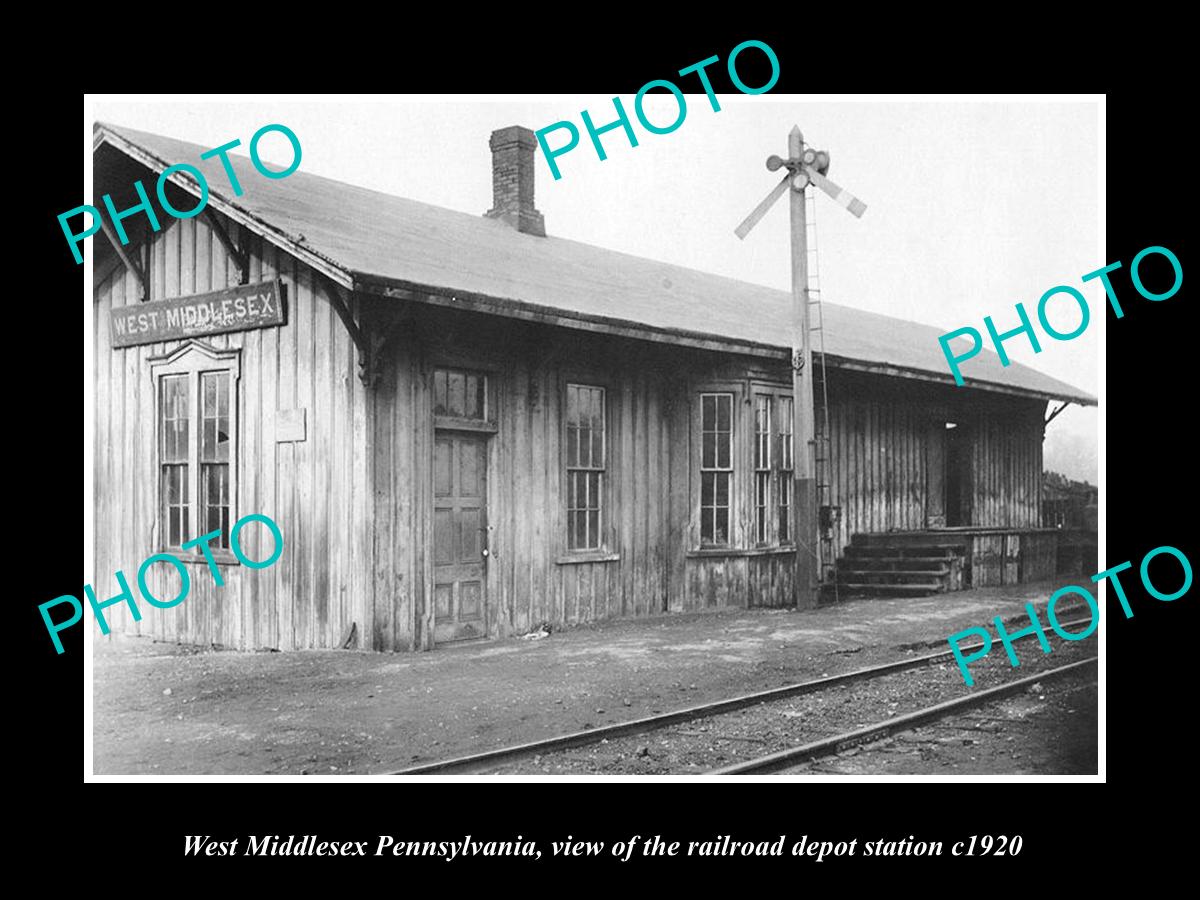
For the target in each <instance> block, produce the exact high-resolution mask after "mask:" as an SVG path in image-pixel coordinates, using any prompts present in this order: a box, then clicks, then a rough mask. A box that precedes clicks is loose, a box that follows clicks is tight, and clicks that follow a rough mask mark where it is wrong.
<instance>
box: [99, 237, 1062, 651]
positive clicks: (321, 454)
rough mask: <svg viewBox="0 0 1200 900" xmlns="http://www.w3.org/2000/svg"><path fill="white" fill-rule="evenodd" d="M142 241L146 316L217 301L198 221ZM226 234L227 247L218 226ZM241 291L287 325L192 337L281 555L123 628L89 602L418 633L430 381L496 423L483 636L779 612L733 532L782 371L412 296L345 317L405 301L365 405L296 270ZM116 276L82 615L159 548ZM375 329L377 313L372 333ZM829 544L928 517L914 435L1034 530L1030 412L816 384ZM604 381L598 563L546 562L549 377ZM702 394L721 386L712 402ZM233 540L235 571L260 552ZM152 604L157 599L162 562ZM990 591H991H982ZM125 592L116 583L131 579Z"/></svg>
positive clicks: (363, 632) (124, 277)
mask: <svg viewBox="0 0 1200 900" xmlns="http://www.w3.org/2000/svg"><path fill="white" fill-rule="evenodd" d="M163 225H164V230H163V231H162V232H160V233H158V234H156V235H154V236H153V239H152V241H151V242H150V246H149V252H148V267H147V271H148V273H149V278H150V297H149V299H151V300H161V299H167V298H171V297H179V296H186V295H190V294H195V293H200V292H203V291H208V290H214V289H219V288H223V287H229V286H233V285H235V284H236V283H237V280H238V273H237V271H236V267H235V265H234V263H233V262H232V261H231V260H230V259H228V258H227V254H226V253H225V251H224V249H223V247H222V245H221V243H220V242H219V241H218V240H217V239H216V237H215V236H214V235H213V233H212V231H211V230H210V228H209V227H208V226H207V224H206V223H205V220H204V219H188V220H176V219H170V218H168V219H166V220H165V221H164V222H163ZM226 227H227V229H228V230H229V231H230V233H231V236H232V237H233V239H234V240H235V241H236V240H238V239H239V234H238V228H237V226H236V225H234V224H233V223H230V222H226ZM247 246H248V248H249V257H250V261H251V262H250V267H251V270H250V280H251V282H256V281H261V280H267V279H270V278H274V277H279V278H280V279H281V280H282V281H283V283H284V285H285V290H286V296H287V307H288V321H287V324H286V325H285V326H282V327H280V328H270V329H261V330H254V331H247V332H239V333H234V334H228V335H218V336H213V337H206V338H203V339H202V340H203V341H204V342H206V343H208V344H209V345H211V346H213V347H216V348H238V349H240V351H241V359H240V369H241V378H240V382H239V384H238V392H237V398H238V402H237V410H236V414H237V417H238V429H237V432H238V442H237V443H238V445H237V447H236V448H235V452H236V459H237V465H238V479H237V496H236V497H235V498H234V509H233V516H234V518H235V519H236V518H238V517H241V516H244V515H246V514H249V513H254V512H259V513H265V514H267V515H269V516H271V517H272V518H273V519H274V520H275V521H276V522H277V523H278V524H279V526H280V528H281V530H282V532H283V536H284V541H285V550H284V553H283V556H282V557H281V558H280V560H279V561H278V562H277V563H276V564H275V565H274V566H272V567H271V568H270V569H265V570H261V571H259V570H248V569H244V568H243V567H240V566H236V565H226V566H222V574H223V576H224V578H225V584H224V586H222V587H216V586H214V585H213V583H212V580H211V578H210V577H209V576H208V574H207V568H206V566H205V564H204V563H203V561H202V560H200V561H199V562H194V563H192V564H191V565H192V566H193V567H192V569H191V573H192V579H191V580H192V591H191V594H190V595H189V597H188V599H187V600H186V601H184V602H183V603H182V604H180V605H179V606H177V607H175V608H174V609H171V610H157V609H154V608H153V607H150V606H149V605H148V604H146V603H144V602H143V603H139V606H140V608H141V610H142V613H143V617H144V618H143V619H142V621H141V622H136V621H134V620H133V619H132V617H131V616H130V615H129V614H128V611H127V610H126V609H125V608H124V607H123V606H122V607H116V606H114V607H110V608H109V609H108V610H107V611H106V612H107V613H108V618H109V620H110V623H111V625H112V628H113V630H114V631H118V632H120V631H124V632H127V633H131V634H147V635H152V636H155V637H158V638H161V639H166V640H181V641H185V642H190V643H196V644H201V645H209V644H215V645H219V646H225V647H237V648H264V647H270V648H280V649H292V648H299V647H333V646H337V645H338V644H339V643H340V641H341V638H342V636H343V634H344V633H345V632H346V631H347V629H348V628H349V627H350V625H351V623H357V625H358V630H359V638H358V645H359V646H362V647H368V648H373V649H376V650H401V649H413V648H417V647H423V646H429V644H430V641H431V640H432V633H433V628H432V624H433V623H432V603H431V602H430V599H429V595H430V591H431V583H430V578H431V571H432V570H431V568H430V561H429V559H428V558H427V555H426V553H425V549H426V547H427V545H428V544H429V534H430V532H429V522H430V516H431V508H432V496H431V492H432V478H431V474H430V466H431V463H432V452H433V439H434V422H433V417H432V412H431V410H432V406H431V398H430V382H429V376H430V374H431V372H432V370H433V368H434V367H435V366H437V365H449V366H455V367H462V368H470V369H481V370H486V371H488V372H489V373H490V375H491V377H492V380H493V387H494V394H493V400H494V403H495V405H496V407H495V420H496V424H497V428H498V431H497V432H496V434H495V435H494V437H493V438H492V439H491V440H490V441H489V497H488V506H489V516H490V522H491V524H492V525H493V527H494V530H493V532H492V536H491V549H492V552H493V556H492V559H491V563H490V564H489V571H488V593H489V598H488V599H489V608H490V615H489V633H490V634H492V635H504V634H511V633H521V632H524V631H528V630H530V629H532V628H534V627H535V626H537V625H538V624H539V623H541V622H550V623H553V624H556V625H564V624H573V623H579V622H585V621H595V620H599V619H605V618H610V617H618V616H648V615H658V614H662V613H666V612H680V611H688V610H698V609H707V608H715V607H722V606H739V607H740V606H783V605H789V604H791V603H792V602H793V599H794V589H793V576H794V551H792V550H790V549H788V548H771V547H766V548H756V547H754V546H753V544H752V542H751V541H750V540H749V535H750V533H751V526H752V516H753V507H752V502H751V499H750V498H751V497H752V494H753V480H752V479H753V475H752V470H753V467H752V452H753V450H752V440H751V439H750V435H751V434H752V431H753V408H752V402H751V401H752V397H753V394H754V393H755V391H756V390H758V389H759V388H760V387H761V384H760V382H764V381H765V382H770V383H772V384H774V385H776V386H778V389H779V390H785V389H786V388H787V386H788V385H790V378H789V373H788V370H787V367H786V365H784V364H782V363H780V364H778V365H772V364H766V363H763V362H762V361H761V360H760V361H755V360H751V359H748V358H742V357H736V356H732V355H728V354H716V353H710V352H706V351H700V350H686V349H683V348H678V347H673V346H669V345H665V344H648V343H643V342H637V341H631V340H627V339H619V338H614V337H607V336H602V335H597V334H592V333H587V332H576V331H571V330H567V329H555V328H550V327H546V326H537V325H533V324H531V323H524V322H518V321H514V320H503V319H498V318H494V317H487V316H483V315H479V314H472V313H465V312H458V311H453V310H445V309H438V308H431V307H426V306H420V305H417V304H411V306H410V307H409V308H406V307H405V305H404V301H398V300H387V301H384V300H376V299H366V298H364V297H362V296H359V297H356V298H355V299H354V300H353V301H352V305H353V306H354V312H355V314H356V315H357V316H360V317H361V316H363V315H364V314H365V315H366V320H367V321H368V322H373V321H374V322H376V324H379V323H380V322H383V321H385V320H386V319H387V318H388V317H390V316H394V315H396V314H397V313H396V310H398V309H399V310H401V312H400V315H401V316H403V317H404V318H403V320H402V322H401V323H400V325H399V327H398V328H397V330H396V332H395V333H396V334H397V337H396V338H395V339H394V340H393V341H392V342H391V343H389V344H388V345H387V350H386V354H385V360H384V365H383V369H382V378H381V382H380V384H379V386H378V388H377V389H376V390H375V391H367V390H366V389H365V388H364V387H363V386H362V384H361V382H360V381H359V379H358V360H357V352H356V350H355V348H354V346H353V343H352V341H351V339H350V337H349V335H348V334H347V333H346V329H345V327H344V326H343V324H342V322H341V321H340V320H339V319H338V317H337V315H336V314H335V313H334V311H333V309H332V307H331V306H330V303H329V298H328V296H327V294H326V288H325V287H324V286H323V285H322V283H321V279H320V277H319V276H318V275H316V274H315V273H314V272H313V271H312V270H311V269H310V268H309V267H308V266H306V265H304V264H303V263H300V262H298V261H296V260H295V259H294V258H293V257H291V256H289V255H287V254H285V253H283V252H280V251H277V250H276V249H275V248H273V247H272V246H270V245H269V244H266V243H265V242H263V241H262V240H260V239H258V238H255V237H253V236H248V237H247ZM137 302H138V287H137V284H136V282H135V280H134V278H133V277H132V276H131V275H129V274H128V273H126V272H125V270H124V268H123V267H120V266H118V267H116V268H115V269H113V270H112V271H111V272H109V273H108V274H107V275H105V276H104V277H103V280H102V281H101V282H100V284H98V285H97V287H96V292H95V311H96V317H95V327H96V333H95V346H96V367H97V371H96V391H97V394H96V399H97V404H96V408H97V418H96V428H97V431H96V516H97V518H96V521H97V528H96V569H95V577H94V580H93V582H92V583H93V585H94V586H95V588H96V591H97V593H98V595H99V596H100V598H101V599H103V598H107V597H110V596H113V595H114V594H116V592H117V585H116V581H115V578H114V577H113V574H112V573H113V572H114V571H116V570H118V569H119V570H121V571H123V572H125V573H126V575H127V576H128V577H129V578H130V580H131V581H133V580H134V579H135V578H136V572H137V568H138V566H139V565H140V564H141V562H142V560H144V559H145V558H146V557H147V556H149V555H150V554H151V553H153V552H155V551H157V550H158V549H159V548H158V545H157V541H158V534H157V527H158V526H157V522H156V519H157V516H156V507H155V496H156V488H157V480H158V471H157V467H156V459H155V446H156V439H155V438H156V435H155V428H156V416H155V397H154V385H153V382H152V380H151V370H150V366H149V360H150V359H151V358H152V357H158V356H162V355H164V354H166V353H169V352H171V351H172V350H174V349H176V348H177V347H179V346H180V342H167V343H159V344H152V345H147V346H142V347H134V348H129V349H126V350H114V349H112V348H111V346H110V342H109V337H108V335H109V314H110V313H111V311H112V310H114V309H120V308H121V307H124V306H129V305H132V304H136V303H137ZM377 316H382V317H383V318H378V319H377V318H373V317H377ZM829 377H830V385H829V391H830V432H831V438H832V439H831V442H830V449H831V453H832V462H833V465H832V470H831V477H832V497H833V503H834V504H835V505H839V506H841V508H842V516H841V519H840V521H839V524H838V528H837V538H836V543H835V546H836V550H837V552H839V553H840V551H841V548H842V547H843V546H844V544H845V543H846V542H847V541H848V540H849V537H850V535H851V534H853V533H855V532H871V531H888V530H897V529H898V530H913V529H920V528H923V527H925V517H926V512H927V509H926V504H927V499H928V497H927V492H928V484H929V463H928V460H929V442H930V440H931V437H930V435H931V430H930V425H931V423H938V422H944V421H946V420H947V418H948V417H950V418H951V419H953V420H954V421H958V422H960V423H961V424H960V427H968V428H970V429H971V431H972V435H973V444H972V451H971V454H970V460H971V468H972V472H973V478H972V485H973V488H972V491H971V503H972V520H971V524H976V525H988V526H1009V527H1019V526H1036V525H1037V521H1038V510H1039V506H1040V502H1039V501H1040V491H1041V452H1042V450H1041V437H1042V427H1041V415H1042V410H1043V408H1044V404H1042V403H1041V402H1039V401H1020V400H1013V399H1010V398H1004V397H992V396H990V395H986V394H981V393H979V392H969V393H967V392H962V393H955V391H954V390H953V389H950V388H941V387H938V386H933V385H924V384H920V383H914V382H907V381H901V380H899V379H894V378H883V377H879V376H869V375H862V374H859V373H849V372H843V371H840V370H836V369H831V371H830V376H829ZM568 381H577V382H582V383H588V384H597V385H602V386H604V387H605V388H606V390H607V403H608V412H609V419H608V468H607V472H606V478H607V480H608V484H609V489H608V496H607V502H606V508H607V516H606V525H605V527H606V529H607V538H608V541H607V544H608V546H607V551H608V552H607V553H605V554H596V555H594V556H593V557H590V558H586V559H584V560H578V559H571V560H568V559H566V558H565V556H566V554H565V521H564V520H565V513H564V508H565V503H564V498H563V465H564V463H563V454H562V453H561V452H560V447H559V444H560V435H561V434H562V427H563V415H564V409H563V406H564V386H565V384H566V383H567V382H568ZM717 384H721V385H731V386H732V389H733V390H734V392H735V394H736V403H735V408H736V418H735V422H736V425H735V439H734V453H735V459H736V467H735V472H736V475H735V480H734V489H733V496H734V498H735V499H734V504H733V507H734V512H733V524H732V534H733V541H732V545H731V548H730V549H729V550H727V551H721V552H711V551H705V552H698V548H699V543H700V542H699V535H698V533H697V529H698V523H697V518H698V517H697V515H696V511H695V509H694V508H693V507H694V504H695V502H696V500H695V497H696V490H695V482H694V479H696V478H697V477H698V473H697V472H696V471H695V466H694V461H693V454H694V452H695V451H694V446H693V444H694V437H693V434H694V429H695V424H694V412H695V405H696V404H697V403H698V394H699V391H701V390H705V389H711V388H712V386H713V385H717ZM722 389H723V388H722ZM296 408H303V409H305V410H306V411H307V415H306V419H307V437H306V440H304V441H301V442H284V443H279V442H277V440H276V412H277V411H278V410H288V409H296ZM252 534H254V537H253V538H251V540H250V541H248V546H247V550H248V552H249V553H250V555H251V557H252V558H261V557H262V556H265V555H266V551H265V548H262V550H261V552H260V548H259V546H258V545H257V536H258V530H257V529H255V530H254V531H253V532H252ZM151 571H152V577H151V581H150V586H151V589H152V590H153V591H154V592H155V594H156V595H158V596H163V597H169V596H173V595H174V594H175V593H176V587H177V586H176V585H175V584H174V580H175V576H174V575H173V574H172V573H170V571H169V570H168V569H167V568H166V567H165V566H156V567H155V568H154V569H152V570H151ZM1001 577H1003V575H1001ZM135 590H136V586H135Z"/></svg>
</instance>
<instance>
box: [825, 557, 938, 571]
mask: <svg viewBox="0 0 1200 900" xmlns="http://www.w3.org/2000/svg"><path fill="white" fill-rule="evenodd" d="M953 564H954V557H952V556H945V557H941V558H939V559H932V560H924V559H894V560H893V559H888V560H883V559H872V558H871V557H869V556H851V557H845V558H844V559H843V560H842V567H844V568H847V569H852V570H854V571H862V572H939V573H944V572H948V571H949V570H950V567H951V566H952V565H953Z"/></svg>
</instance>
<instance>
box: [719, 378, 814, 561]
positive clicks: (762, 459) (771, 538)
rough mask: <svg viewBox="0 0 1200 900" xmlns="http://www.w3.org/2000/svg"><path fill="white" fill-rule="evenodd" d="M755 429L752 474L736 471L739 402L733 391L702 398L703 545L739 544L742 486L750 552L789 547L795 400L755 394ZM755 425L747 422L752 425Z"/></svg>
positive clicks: (762, 392) (761, 392)
mask: <svg viewBox="0 0 1200 900" xmlns="http://www.w3.org/2000/svg"><path fill="white" fill-rule="evenodd" d="M750 397H751V403H750V406H751V409H752V410H753V422H752V425H753V427H752V428H750V427H747V428H746V430H745V432H743V433H745V434H748V436H749V438H750V439H751V440H752V441H753V445H752V449H751V452H750V453H749V454H748V459H749V462H750V465H751V471H750V472H749V473H748V477H747V475H746V474H743V473H742V472H739V471H738V466H739V463H738V462H737V460H739V459H742V460H745V459H747V456H741V455H739V454H738V452H737V446H738V444H737V442H738V441H740V440H744V438H741V437H739V436H738V427H737V418H738V412H737V410H738V407H739V403H738V400H737V395H735V394H734V393H733V392H732V391H712V392H702V393H701V394H700V415H699V422H698V425H699V440H700V503H699V513H700V529H699V531H700V546H701V548H704V547H728V546H730V545H731V544H732V543H734V541H735V539H736V540H739V541H740V540H741V539H740V538H735V532H734V528H733V517H734V515H735V512H736V510H738V509H739V508H741V507H740V504H741V503H742V502H743V501H741V500H737V499H736V494H737V489H738V485H746V489H747V490H748V491H749V495H748V496H749V502H750V503H751V504H752V508H751V509H750V519H749V521H750V533H749V535H748V536H747V537H746V540H747V541H748V542H749V546H751V547H772V546H779V545H788V544H791V543H792V542H793V540H794V536H793V523H792V516H793V513H794V510H793V501H792V495H793V492H794V489H795V488H794V484H793V481H792V479H793V477H794V475H793V450H792V412H793V410H792V398H791V396H790V395H784V394H782V393H780V392H779V391H776V390H770V389H768V388H762V389H759V390H755V391H754V392H752V393H751V395H750ZM750 424H751V423H747V425H748V426H749V425H750Z"/></svg>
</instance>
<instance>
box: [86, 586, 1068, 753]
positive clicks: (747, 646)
mask: <svg viewBox="0 0 1200 900" xmlns="http://www.w3.org/2000/svg"><path fill="white" fill-rule="evenodd" d="M1057 586H1059V585H1058V584H1056V583H1042V584H1029V585H1020V586H1006V587H1003V588H985V589H979V590H972V591H962V592H958V593H955V594H949V595H946V594H942V595H935V596H932V597H925V598H920V599H904V598H901V599H895V600H855V601H848V602H845V603H843V604H841V605H840V606H837V607H827V608H824V609H819V610H809V611H804V612H797V611H794V610H730V611H725V612H719V613H705V614H695V615H677V616H667V617H662V618H656V619H640V620H624V621H616V622H608V623H602V624H599V625H596V626H589V627H581V628H575V629H571V630H568V631H564V632H555V633H553V634H551V635H550V636H549V637H546V638H543V639H541V640H526V639H520V638H513V639H510V640H505V641H495V642H485V643H472V644H467V645H458V646H451V647H447V648H440V649H438V650H436V651H433V652H430V653H403V654H379V653H367V652H355V651H334V650H329V651H299V652H291V653H239V652H233V651H220V652H218V651H209V650H198V649H196V648H189V647H183V646H177V645H174V644H163V643H154V642H151V641H149V640H146V639H127V638H117V639H113V640H105V639H97V640H96V641H95V647H94V676H95V678H94V683H93V696H94V730H93V742H94V744H93V749H94V767H95V768H94V771H95V773H96V774H97V775H127V774H153V775H178V774H185V775H200V774H281V775H301V774H306V775H340V774H375V773H380V772H387V771H390V770H394V769H398V768H403V767H405V766H409V765H414V764H416V763H417V762H423V761H429V760H435V759H441V758H445V757H452V756H458V755H462V754H465V753H471V752H477V751H480V750H484V749H488V748H492V747H497V746H502V745H506V744H512V743H518V742H521V741H528V740H536V739H538V738H543V737H550V736H552V735H555V734H560V733H563V732H569V731H576V730H581V729H585V728H589V727H595V726H598V725H602V724H611V723H613V722H619V721H624V720H627V719H632V718H637V717H640V716H645V715H650V714H653V713H658V712H665V711H668V710H672V709H677V708H680V707H683V706H690V705H694V704H697V703H702V702H705V701H709V700H716V699H721V698H725V697H729V696H733V695H736V694H741V693H748V692H750V691H756V690H762V689H765V688H769V687H775V686H778V685H782V684H787V683H790V682H794V681H800V680H804V679H808V678H812V677H817V676H820V675H825V674H833V673H836V672H841V671H847V670H851V669H857V668H862V667H864V666H867V665H872V664H876V663H881V662H887V661H890V660H894V659H899V658H903V657H904V656H907V655H917V654H921V653H927V652H929V651H930V649H941V648H944V647H945V646H946V643H945V641H946V637H947V636H948V635H950V634H953V633H954V632H957V631H960V630H962V629H964V628H967V627H971V626H979V625H984V624H986V623H989V622H990V621H991V619H992V617H994V616H996V615H1001V616H1003V617H1004V618H1005V620H1008V619H1009V618H1010V617H1016V616H1021V617H1022V621H1024V620H1023V607H1024V604H1025V603H1026V602H1027V601H1033V602H1034V603H1035V605H1036V606H1037V607H1038V608H1039V609H1041V608H1044V606H1045V600H1046V598H1047V597H1048V596H1049V595H1050V593H1051V592H1052V591H1053V590H1054V589H1055V587H1057ZM1058 612H1059V618H1060V619H1066V618H1068V607H1066V606H1063V607H1062V608H1060V609H1059V610H1058ZM1043 622H1045V617H1044V616H1043ZM1048 633H1049V634H1050V635H1051V640H1052V643H1053V645H1055V646H1057V645H1058V644H1059V642H1057V639H1056V638H1055V637H1054V635H1053V632H1048ZM1025 643H1026V644H1027V646H1028V647H1029V650H1028V651H1027V652H1028V653H1029V654H1030V655H1031V656H1032V655H1035V654H1036V655H1037V656H1041V655H1042V654H1041V651H1040V650H1039V649H1038V647H1037V642H1036V641H1032V640H1029V641H1027V642H1025ZM996 653H1000V654H1002V653H1003V648H1002V647H1000V646H999V643H998V642H997V646H996V647H995V648H994V649H993V654H996ZM1050 659H1051V660H1052V659H1053V656H1051V657H1050Z"/></svg>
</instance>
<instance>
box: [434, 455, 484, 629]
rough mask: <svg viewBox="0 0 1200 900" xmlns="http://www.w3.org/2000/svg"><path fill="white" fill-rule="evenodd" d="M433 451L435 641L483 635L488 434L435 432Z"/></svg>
mask: <svg viewBox="0 0 1200 900" xmlns="http://www.w3.org/2000/svg"><path fill="white" fill-rule="evenodd" d="M433 446H434V449H433V585H434V586H433V600H434V640H435V641H436V642H437V643H445V642H448V641H461V640H466V639H468V638H478V637H484V636H486V635H487V596H486V593H487V563H488V552H489V551H488V540H487V535H488V531H487V436H486V435H476V434H465V433H464V434H459V433H455V432H449V431H438V432H437V436H436V437H435V439H434V445H433Z"/></svg>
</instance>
